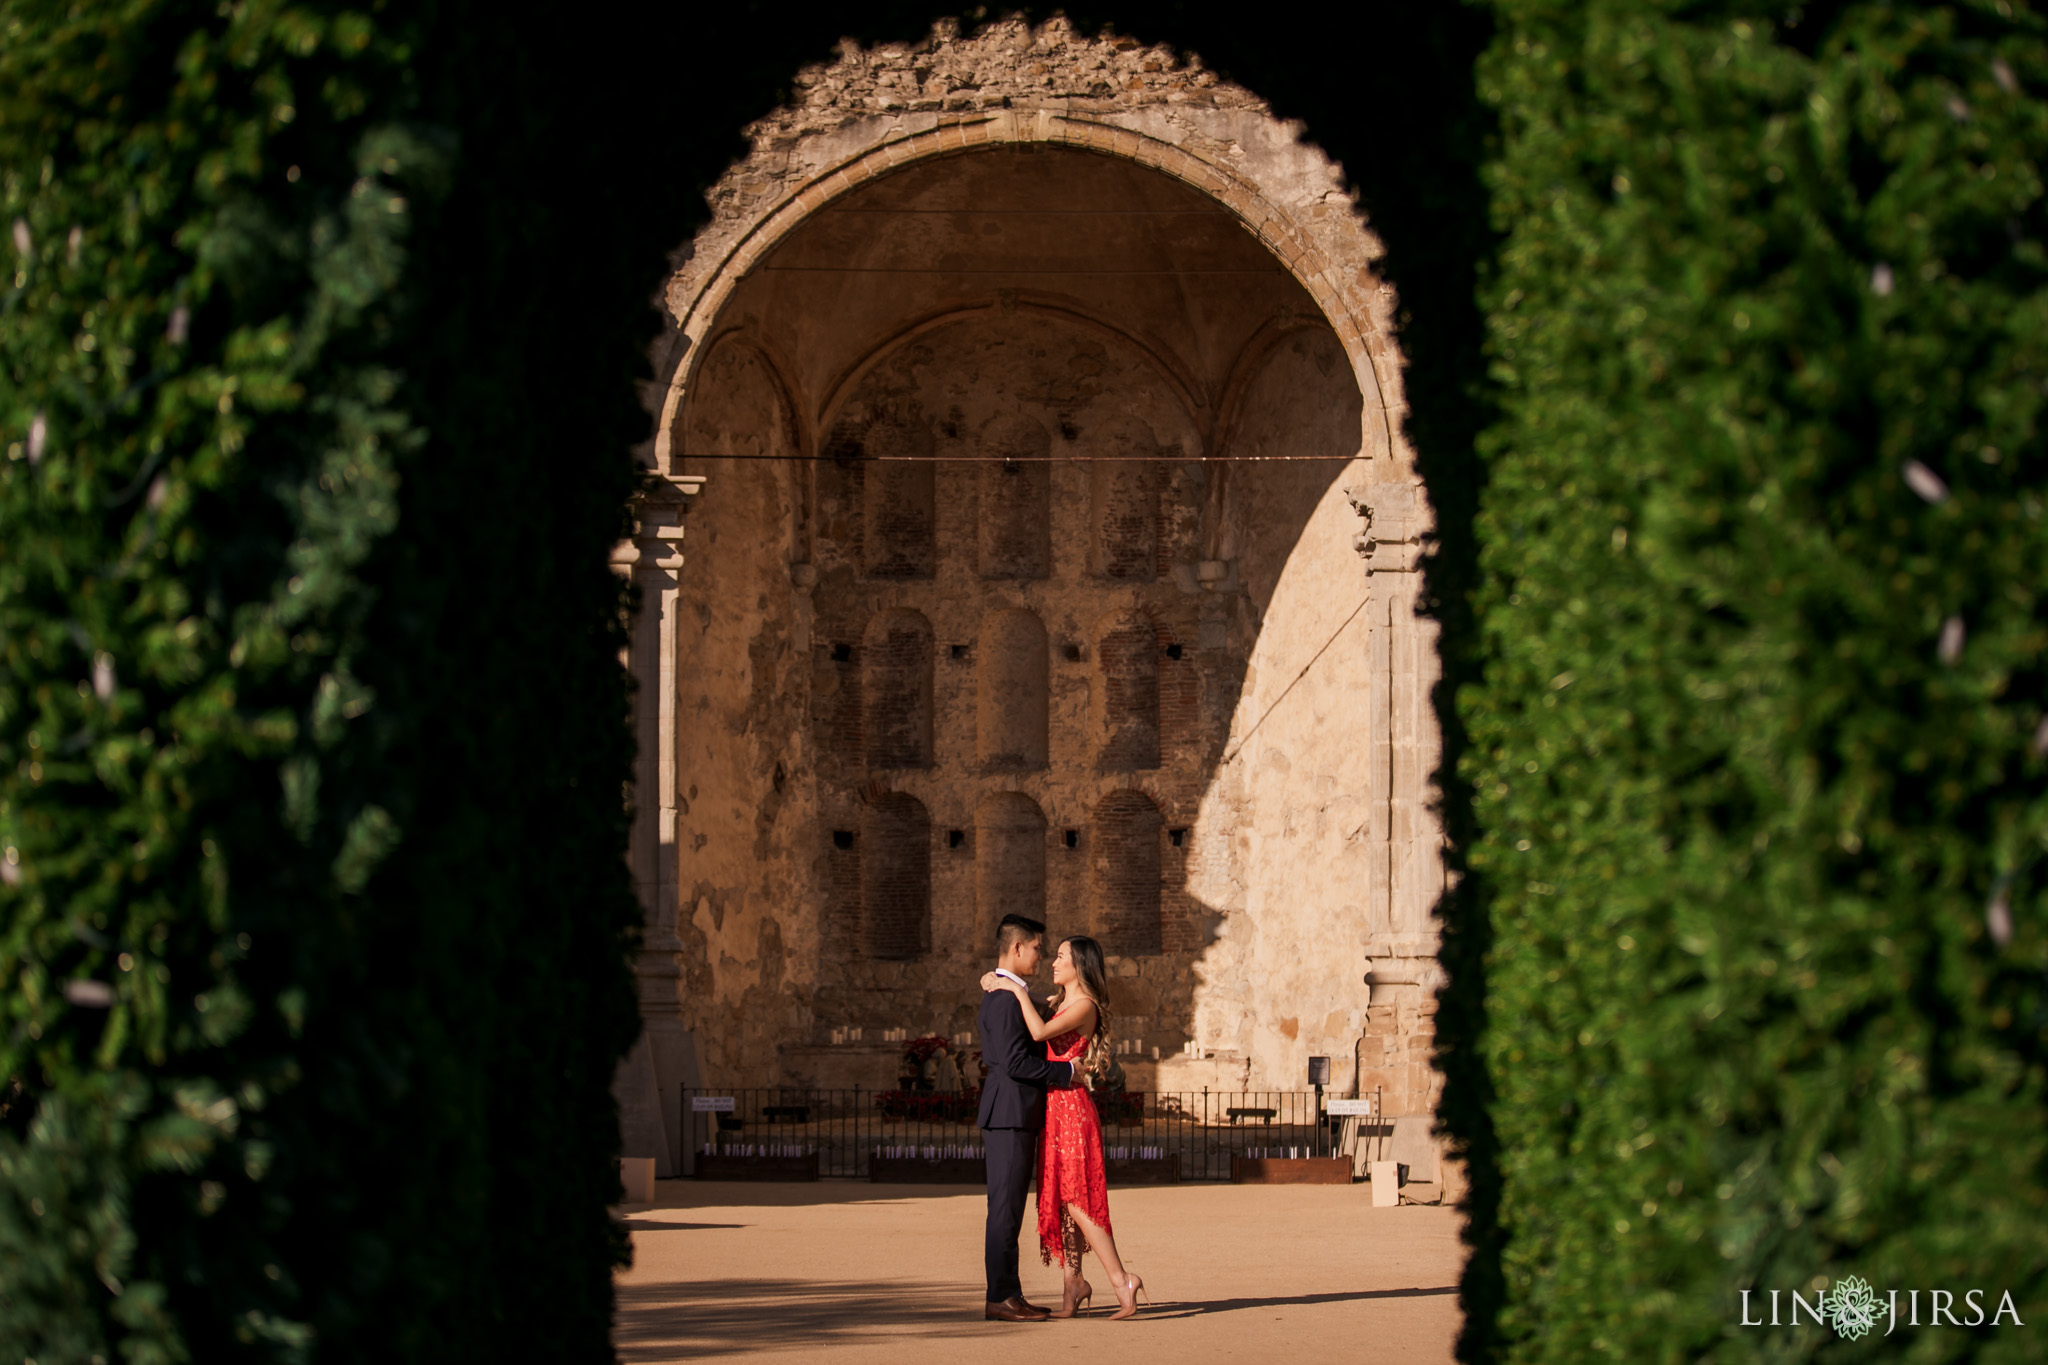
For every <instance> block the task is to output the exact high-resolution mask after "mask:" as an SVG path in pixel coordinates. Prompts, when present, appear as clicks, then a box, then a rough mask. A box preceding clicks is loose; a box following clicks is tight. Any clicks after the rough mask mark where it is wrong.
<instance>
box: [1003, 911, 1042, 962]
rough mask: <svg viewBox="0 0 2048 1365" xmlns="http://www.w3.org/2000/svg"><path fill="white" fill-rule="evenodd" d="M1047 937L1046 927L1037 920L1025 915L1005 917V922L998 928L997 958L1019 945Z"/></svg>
mask: <svg viewBox="0 0 2048 1365" xmlns="http://www.w3.org/2000/svg"><path fill="white" fill-rule="evenodd" d="M1044 937H1045V926H1044V925H1043V924H1041V923H1039V922H1038V921H1037V920H1035V919H1027V918H1026V917H1024V916H1023V915H1004V916H1003V922H1002V923H1001V924H998V925H997V926H996V956H997V957H1001V956H1002V955H1003V954H1004V953H1007V952H1009V951H1010V948H1011V947H1012V946H1013V945H1015V944H1018V943H1029V942H1030V941H1031V940H1032V939H1034V938H1044Z"/></svg>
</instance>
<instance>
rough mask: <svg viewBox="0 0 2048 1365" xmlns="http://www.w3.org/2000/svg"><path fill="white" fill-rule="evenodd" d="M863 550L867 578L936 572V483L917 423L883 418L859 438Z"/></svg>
mask: <svg viewBox="0 0 2048 1365" xmlns="http://www.w3.org/2000/svg"><path fill="white" fill-rule="evenodd" d="M860 452H861V455H862V456H863V458H864V463H863V464H862V466H861V472H862V474H863V476H864V478H863V485H864V487H863V497H862V502H863V509H862V526H861V530H862V548H863V552H864V554H865V557H866V560H867V572H868V577H870V578H930V577H932V576H933V575H934V574H936V573H937V572H938V567H939V549H938V534H937V532H938V507H937V483H936V481H935V480H934V478H933V466H932V433H931V429H930V428H929V427H927V426H925V424H924V423H922V422H917V421H908V420H902V419H894V418H884V419H882V420H881V421H877V422H874V423H871V424H870V425H869V426H868V428H867V429H866V430H865V431H863V432H862V433H861V435H860Z"/></svg>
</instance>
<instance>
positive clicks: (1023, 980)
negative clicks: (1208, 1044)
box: [975, 915, 1145, 1322]
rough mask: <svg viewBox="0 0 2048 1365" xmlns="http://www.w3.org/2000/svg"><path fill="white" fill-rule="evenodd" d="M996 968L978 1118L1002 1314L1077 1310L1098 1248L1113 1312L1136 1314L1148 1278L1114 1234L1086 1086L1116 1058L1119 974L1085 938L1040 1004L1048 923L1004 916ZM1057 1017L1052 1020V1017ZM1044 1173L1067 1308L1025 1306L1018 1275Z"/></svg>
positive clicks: (1008, 1318) (1028, 1318) (1042, 1215)
mask: <svg viewBox="0 0 2048 1365" xmlns="http://www.w3.org/2000/svg"><path fill="white" fill-rule="evenodd" d="M996 955H997V960H996V969H995V970H994V971H993V972H990V973H988V974H987V975H985V976H983V977H982V978H981V988H982V990H983V991H984V992H986V994H984V995H983V996H982V999H981V1015H980V1023H981V1055H982V1060H983V1061H985V1062H986V1063H987V1064H988V1078H987V1080H985V1081H984V1082H983V1083H982V1091H981V1110H980V1112H979V1114H978V1115H977V1116H976V1119H975V1121H976V1123H978V1124H979V1125H980V1127H981V1130H982V1136H983V1145H984V1147H985V1149H986V1151H987V1153H988V1230H987V1244H986V1246H985V1247H984V1256H985V1259H986V1262H987V1270H988V1300H987V1304H986V1308H985V1311H984V1313H983V1316H984V1317H985V1318H988V1319H990V1320H993V1321H998V1322H1043V1321H1045V1320H1046V1319H1047V1318H1071V1317H1073V1316H1074V1315H1075V1314H1077V1313H1079V1312H1080V1311H1081V1309H1082V1307H1083V1306H1084V1305H1085V1304H1086V1303H1087V1302H1088V1300H1089V1298H1090V1295H1091V1293H1092V1289H1091V1286H1090V1285H1089V1283H1088V1281H1086V1280H1085V1279H1083V1278H1081V1256H1082V1253H1083V1251H1084V1250H1088V1251H1093V1252H1094V1253H1095V1258H1096V1259H1097V1260H1098V1261H1100V1262H1101V1263H1102V1269H1103V1273H1104V1274H1106V1275H1107V1276H1108V1277H1109V1287H1110V1289H1111V1290H1112V1291H1114V1293H1115V1294H1116V1297H1117V1304H1118V1307H1117V1311H1116V1312H1114V1313H1112V1314H1110V1317H1112V1318H1128V1317H1132V1316H1134V1315H1135V1314H1136V1313H1137V1311H1138V1291H1140V1290H1141V1289H1143V1288H1144V1287H1145V1283H1144V1281H1143V1280H1141V1279H1139V1278H1138V1277H1137V1276H1136V1275H1133V1274H1130V1273H1129V1272H1128V1271H1126V1270H1125V1269H1124V1265H1123V1262H1122V1261H1121V1260H1119V1259H1118V1258H1117V1254H1116V1239H1115V1238H1114V1237H1112V1236H1111V1235H1110V1230H1109V1188H1108V1185H1107V1182H1106V1179H1105V1170H1104V1167H1103V1160H1102V1125H1101V1123H1100V1121H1099V1120H1098V1119H1097V1118H1096V1116H1095V1105H1094V1102H1093V1101H1091V1100H1090V1099H1089V1097H1088V1093H1087V1091H1086V1090H1085V1089H1084V1088H1083V1087H1084V1086H1087V1085H1089V1084H1091V1083H1092V1082H1093V1080H1094V1079H1095V1078H1096V1077H1098V1076H1099V1075H1101V1073H1102V1072H1103V1071H1104V1070H1106V1069H1107V1067H1108V1064H1109V1056H1108V1053H1109V978H1108V973H1107V972H1106V971H1105V970H1104V968H1103V963H1102V945H1100V944H1099V943H1097V942H1096V941H1095V940H1094V939H1092V938H1087V937H1083V936H1079V935H1077V936H1075V937H1073V938H1070V939H1067V940H1065V941H1064V942H1062V943H1061V944H1060V946H1059V951H1058V953H1057V954H1055V955H1054V957H1053V963H1052V982H1053V986H1054V988H1055V989H1054V992H1053V995H1052V997H1051V999H1050V1000H1048V1001H1047V1002H1046V1004H1045V1007H1044V1009H1041V1008H1040V1006H1039V1003H1038V1002H1037V1001H1035V1000H1033V999H1032V998H1031V989H1030V980H1031V978H1032V977H1033V976H1036V975H1037V974H1038V965H1039V962H1040V960H1041V959H1042V958H1043V957H1044V955H1045V926H1044V925H1043V924H1040V923H1039V922H1038V921H1037V920H1034V919H1026V918H1025V917H1024V916H1022V915H1005V916H1003V922H1002V924H1001V925H999V926H998V927H997V929H996ZM1048 1014H1049V1015H1050V1017H1047V1016H1048ZM1034 1173H1036V1174H1037V1176H1038V1245H1039V1256H1040V1259H1042V1260H1043V1261H1044V1262H1045V1263H1046V1264H1047V1265H1051V1264H1052V1261H1053V1258H1054V1257H1055V1256H1057V1257H1059V1260H1060V1264H1061V1266H1062V1268H1063V1269H1064V1271H1065V1280H1066V1284H1065V1289H1064V1292H1063V1293H1062V1294H1061V1296H1060V1306H1059V1308H1058V1309H1057V1310H1050V1309H1045V1308H1040V1307H1039V1306H1037V1305H1036V1304H1033V1303H1029V1302H1026V1300H1025V1298H1024V1286H1023V1284H1022V1282H1021V1281H1019V1280H1018V1278H1017V1233H1018V1231H1019V1229H1020V1228H1021V1227H1022V1225H1023V1221H1024V1194H1025V1191H1026V1190H1027V1189H1028V1188H1029V1187H1030V1184H1031V1177H1032V1175H1033V1174H1034Z"/></svg>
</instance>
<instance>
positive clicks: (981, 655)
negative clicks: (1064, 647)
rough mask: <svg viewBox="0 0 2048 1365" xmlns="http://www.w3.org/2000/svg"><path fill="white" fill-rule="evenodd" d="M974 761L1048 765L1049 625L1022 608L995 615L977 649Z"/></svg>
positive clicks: (993, 766) (1004, 766) (1008, 766)
mask: <svg viewBox="0 0 2048 1365" xmlns="http://www.w3.org/2000/svg"><path fill="white" fill-rule="evenodd" d="M975 656H976V660H977V666H978V670H979V677H978V679H977V680H976V687H975V704H974V738H975V745H974V747H975V757H976V759H977V760H978V761H979V762H980V764H981V766H982V767H983V768H984V769H989V770H994V771H1020V770H1036V769H1039V768H1043V767H1044V766H1045V765H1046V759H1047V754H1048V744H1047V739H1046V735H1047V729H1048V726H1047V721H1048V710H1049V707H1050V686H1049V667H1050V662H1049V661H1050V658H1051V648H1050V646H1049V645H1048V644H1047V641H1046V635H1045V626H1044V625H1043V624H1042V623H1041V622H1040V621H1039V619H1038V617H1037V615H1036V614H1035V613H1033V612H1029V611H1025V610H1023V609H1021V608H1012V609H1010V610H1008V611H998V612H992V613H990V614H989V616H988V617H987V618H986V619H985V620H983V622H982V623H981V637H980V639H979V640H978V641H977V642H976V645H975Z"/></svg>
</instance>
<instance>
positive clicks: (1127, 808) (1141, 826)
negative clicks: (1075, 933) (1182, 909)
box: [1089, 791, 1166, 957]
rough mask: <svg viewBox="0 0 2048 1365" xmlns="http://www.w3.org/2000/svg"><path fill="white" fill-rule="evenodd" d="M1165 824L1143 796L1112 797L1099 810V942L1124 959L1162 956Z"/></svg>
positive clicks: (1094, 860)
mask: <svg viewBox="0 0 2048 1365" xmlns="http://www.w3.org/2000/svg"><path fill="white" fill-rule="evenodd" d="M1165 823H1166V822H1165V820H1164V819H1163V818H1162V817H1161V816H1160V813H1159V807H1158V806H1156V805H1154V804H1153V802H1152V798H1151V797H1149V796H1147V795H1145V793H1143V792H1141V791H1113V792H1111V793H1110V794H1109V795H1107V796H1105V797H1103V798H1102V800H1101V802H1100V803H1098V804H1097V805H1096V807H1095V815H1094V822H1093V830H1092V833H1093V836H1094V837H1093V840H1092V842H1093V845H1094V849H1093V854H1092V856H1091V858H1090V859H1089V863H1090V871H1091V873H1092V874H1093V875H1092V877H1091V881H1092V883H1093V885H1092V888H1091V889H1092V891H1093V900H1094V906H1093V910H1094V921H1095V934H1096V937H1098V938H1100V939H1101V940H1102V946H1103V948H1104V950H1105V951H1107V952H1110V953H1114V954H1116V955H1117V956H1119V957H1138V956H1145V955H1149V954H1156V953H1158V952H1159V950H1160V937H1161V935H1160V914H1159V876H1160V863H1161V858H1160V850H1159V840H1160V835H1161V831H1162V830H1163V829H1164V828H1165Z"/></svg>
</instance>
